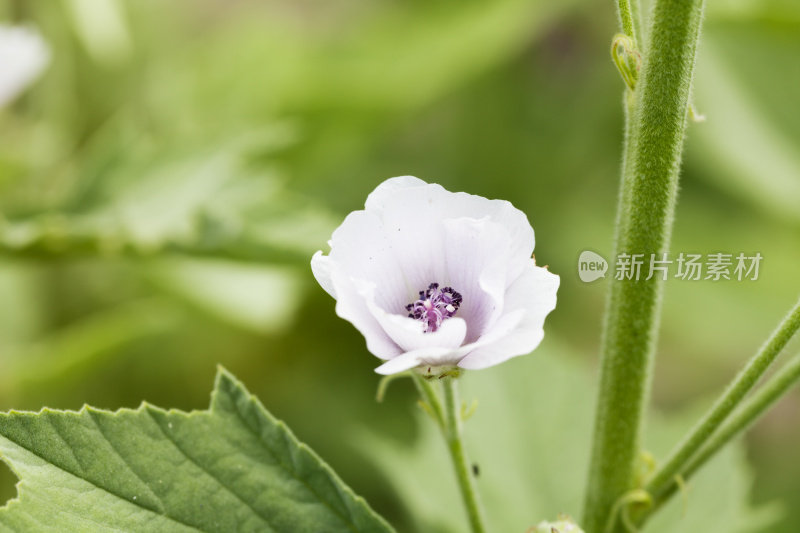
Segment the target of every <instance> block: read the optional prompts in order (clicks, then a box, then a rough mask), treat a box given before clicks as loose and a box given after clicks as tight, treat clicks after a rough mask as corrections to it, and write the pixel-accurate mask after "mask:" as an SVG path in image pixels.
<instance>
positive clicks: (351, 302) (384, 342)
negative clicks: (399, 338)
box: [331, 267, 403, 359]
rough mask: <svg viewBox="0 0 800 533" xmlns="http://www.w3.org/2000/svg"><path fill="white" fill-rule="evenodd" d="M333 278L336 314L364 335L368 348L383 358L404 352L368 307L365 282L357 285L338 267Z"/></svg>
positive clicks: (334, 270)
mask: <svg viewBox="0 0 800 533" xmlns="http://www.w3.org/2000/svg"><path fill="white" fill-rule="evenodd" d="M331 280H332V284H333V287H334V290H335V292H336V314H337V315H338V316H340V317H341V318H343V319H345V320H347V321H348V322H350V323H351V324H353V326H355V327H356V329H357V330H358V331H360V332H361V334H362V335H364V338H365V339H366V341H367V350H369V351H370V353H372V354H373V355H375V356H377V357H380V358H381V359H391V358H392V357H395V356H396V355H398V354H400V353H402V352H403V350H401V349H400V348H399V347H398V346H397V344H396V343H395V342H394V341H393V340H392V339H391V338H390V337H389V335H387V334H386V332H385V331H384V330H383V328H382V327H381V325H380V324H379V323H378V321H377V320H375V317H373V316H372V313H370V311H369V309H368V308H367V301H366V299H365V297H364V295H363V290H364V286H363V284H361V286H359V287H357V286H356V282H355V281H354V279H353V278H351V277H349V276H347V275H346V274H344V273H342V272H341V271H340V269H339V268H336V267H334V268H333V269H332V270H331ZM359 289H360V290H359ZM373 290H374V289H373ZM373 297H374V296H373Z"/></svg>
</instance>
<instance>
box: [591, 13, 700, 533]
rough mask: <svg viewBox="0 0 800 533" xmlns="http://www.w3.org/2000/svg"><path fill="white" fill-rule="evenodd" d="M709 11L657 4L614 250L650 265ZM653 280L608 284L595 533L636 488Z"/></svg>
mask: <svg viewBox="0 0 800 533" xmlns="http://www.w3.org/2000/svg"><path fill="white" fill-rule="evenodd" d="M625 5H626V6H628V9H627V12H630V5H629V4H627V3H625ZM702 6H703V0H657V2H656V4H655V9H654V18H653V23H652V27H651V30H650V32H649V34H650V48H649V50H647V52H646V53H645V54H644V57H643V63H642V71H641V74H640V76H639V80H638V82H637V86H636V90H635V91H634V94H633V95H632V96H631V98H632V100H633V101H632V102H631V104H630V110H629V111H630V112H629V116H631V122H630V123H629V124H628V127H627V128H626V146H625V161H624V168H623V186H622V191H621V193H620V205H619V209H620V210H621V212H620V214H619V215H618V219H617V228H616V238H615V243H616V253H628V254H643V257H645V258H649V257H650V254H660V253H661V252H663V251H665V250H666V248H667V247H668V243H669V237H670V232H671V227H672V218H673V213H674V209H675V200H676V195H677V184H678V170H679V167H680V160H681V152H682V149H683V140H684V133H685V128H686V121H687V111H688V100H689V88H690V85H691V80H692V74H693V71H694V58H695V51H696V48H697V41H698V38H699V28H700V19H701V15H702ZM630 20H631V27H632V25H633V22H632V21H633V17H632V16H631V17H630ZM645 274H646V273H645ZM645 277H646V275H645V276H642V279H641V280H639V281H633V280H628V281H617V280H613V281H612V282H611V283H610V285H611V287H610V293H609V300H608V306H607V312H606V320H605V323H604V328H603V347H602V362H601V378H600V391H599V398H598V407H597V415H596V421H595V434H594V442H593V447H592V458H591V465H590V471H589V481H588V484H587V494H586V504H585V514H584V521H583V525H584V528H585V529H586V530H587V531H590V532H597V531H602V529H603V527H604V526H605V524H606V522H607V520H608V516H609V513H610V512H611V509H612V508H613V506H614V503H615V502H616V501H617V500H619V499H620V498H621V497H622V496H623V495H624V494H625V493H627V492H628V491H630V490H631V489H633V488H634V483H635V471H636V462H637V459H638V455H639V439H640V434H641V431H642V425H643V424H642V419H643V413H644V406H645V404H646V400H647V397H648V394H649V388H650V375H651V367H652V359H653V346H654V343H655V338H656V331H657V327H656V326H657V323H658V316H659V308H660V295H661V284H660V283H659V277H658V276H654V277H653V278H651V279H650V280H645V279H644V278H645ZM620 527H621V526H620Z"/></svg>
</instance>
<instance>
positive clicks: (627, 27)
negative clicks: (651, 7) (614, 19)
mask: <svg viewBox="0 0 800 533" xmlns="http://www.w3.org/2000/svg"><path fill="white" fill-rule="evenodd" d="M617 7H618V10H617V14H618V15H619V23H620V26H622V31H623V33H625V35H627V36H628V37H630V38H631V39H633V42H634V43H636V42H637V40H636V39H637V38H636V35H637V33H638V32H637V31H636V28H637V27H638V24H637V19H638V18H639V2H638V0H619V1H618V3H617Z"/></svg>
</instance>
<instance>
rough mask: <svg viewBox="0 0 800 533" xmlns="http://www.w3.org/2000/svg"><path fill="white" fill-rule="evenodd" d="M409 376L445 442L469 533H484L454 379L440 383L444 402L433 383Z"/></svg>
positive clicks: (481, 511)
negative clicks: (467, 521)
mask: <svg viewBox="0 0 800 533" xmlns="http://www.w3.org/2000/svg"><path fill="white" fill-rule="evenodd" d="M412 376H413V378H414V384H415V385H416V387H417V390H418V391H419V394H420V396H421V397H422V401H423V402H424V403H425V404H426V406H427V407H426V410H429V411H428V412H429V413H430V414H431V415H432V416H433V418H434V419H435V420H436V422H437V424H438V425H439V428H440V429H441V430H442V435H443V436H444V439H445V441H446V443H447V449H448V451H449V452H450V458H451V459H452V461H453V467H454V469H455V474H456V479H457V481H458V487H459V490H460V492H461V498H462V500H463V501H464V507H465V508H466V511H467V517H468V518H469V524H470V529H471V531H472V533H486V522H485V520H484V518H483V510H482V507H481V503H480V499H479V497H478V490H477V487H476V486H475V479H474V477H473V474H472V467H471V464H470V462H469V458H468V457H467V452H466V449H465V447H464V439H463V436H462V428H461V426H462V419H461V403H460V402H459V400H458V382H457V378H453V377H445V378H442V379H441V380H440V382H441V384H442V388H443V389H444V403H443V402H442V401H441V400H440V398H439V393H438V392H437V390H436V389H437V387H435V386H434V383H432V382H431V381H429V380H428V379H425V378H424V377H422V376H420V375H419V374H416V373H413V374H412Z"/></svg>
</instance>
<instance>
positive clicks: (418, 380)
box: [411, 371, 446, 431]
mask: <svg viewBox="0 0 800 533" xmlns="http://www.w3.org/2000/svg"><path fill="white" fill-rule="evenodd" d="M411 377H412V378H413V379H414V385H415V386H416V387H417V391H418V392H419V395H420V398H422V401H423V402H425V403H426V404H427V405H428V407H430V413H431V415H432V416H433V419H434V420H435V421H436V423H437V424H438V425H439V429H441V430H442V431H445V423H446V422H445V417H444V409H443V408H442V402H441V401H440V400H439V394H438V393H437V392H436V389H435V388H434V387H433V385H431V382H430V381H428V380H427V379H425V378H423V377H422V376H420V375H419V374H417V373H416V372H414V371H412V372H411Z"/></svg>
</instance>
